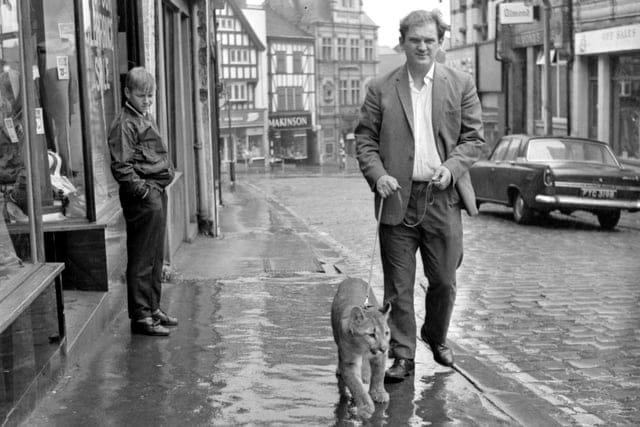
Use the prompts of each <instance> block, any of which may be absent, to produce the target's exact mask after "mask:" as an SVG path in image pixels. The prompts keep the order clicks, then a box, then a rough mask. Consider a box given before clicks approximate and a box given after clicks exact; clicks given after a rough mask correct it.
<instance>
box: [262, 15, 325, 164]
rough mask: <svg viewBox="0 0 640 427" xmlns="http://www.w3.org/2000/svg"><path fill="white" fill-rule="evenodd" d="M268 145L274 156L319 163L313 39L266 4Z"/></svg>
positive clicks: (288, 159) (290, 160) (294, 160)
mask: <svg viewBox="0 0 640 427" xmlns="http://www.w3.org/2000/svg"><path fill="white" fill-rule="evenodd" d="M265 9H266V10H265V11H266V18H267V58H268V67H267V69H268V79H269V91H268V96H269V134H268V135H269V147H270V152H271V153H270V154H271V155H272V157H274V158H281V159H284V160H285V161H287V162H303V163H319V161H320V153H319V150H318V148H317V144H316V138H315V133H314V125H315V111H316V108H315V41H314V38H313V36H311V35H310V34H308V33H306V32H304V31H302V30H301V29H300V28H298V27H296V26H295V25H293V24H291V23H290V22H288V21H287V20H286V19H284V18H283V17H282V16H280V15H279V14H277V13H276V12H275V11H273V9H271V8H269V7H268V6H267V7H266V8H265Z"/></svg>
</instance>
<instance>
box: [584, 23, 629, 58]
mask: <svg viewBox="0 0 640 427" xmlns="http://www.w3.org/2000/svg"><path fill="white" fill-rule="evenodd" d="M575 46H576V54H577V55H590V54H596V53H606V52H619V51H625V50H636V49H640V24H633V25H624V26H621V27H613V28H603V29H601V30H593V31H584V32H581V33H576V35H575Z"/></svg>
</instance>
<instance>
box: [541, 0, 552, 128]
mask: <svg viewBox="0 0 640 427" xmlns="http://www.w3.org/2000/svg"><path fill="white" fill-rule="evenodd" d="M543 3H544V19H543V22H544V26H543V37H544V46H543V47H544V85H543V92H542V110H543V111H542V112H543V115H544V117H543V118H544V134H545V135H551V134H552V133H553V127H552V113H551V96H552V95H551V24H550V20H551V4H550V2H549V0H543Z"/></svg>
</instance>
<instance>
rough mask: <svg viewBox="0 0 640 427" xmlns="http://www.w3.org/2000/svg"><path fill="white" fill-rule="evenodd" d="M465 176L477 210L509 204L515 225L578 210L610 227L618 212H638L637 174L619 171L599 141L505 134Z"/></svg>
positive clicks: (639, 181) (639, 179) (639, 190)
mask: <svg viewBox="0 0 640 427" xmlns="http://www.w3.org/2000/svg"><path fill="white" fill-rule="evenodd" d="M470 174H471V181H472V183H473V188H474V190H475V192H476V198H477V204H478V207H479V206H480V204H482V203H484V202H491V203H499V204H502V205H506V206H510V207H512V208H513V218H514V219H515V221H516V222H517V223H519V224H525V223H528V222H530V221H531V220H532V219H533V217H534V215H535V214H536V213H537V214H542V215H544V214H548V213H549V212H551V211H553V210H559V211H560V212H563V213H566V214H570V213H571V212H573V211H576V210H583V211H588V212H591V213H593V214H595V215H596V216H597V217H598V222H599V223H600V226H601V227H602V228H605V229H612V228H615V226H616V225H617V224H618V221H619V220H620V212H621V211H622V210H629V211H631V212H635V211H637V210H640V173H638V172H637V171H634V170H631V169H626V168H624V167H622V166H621V165H620V163H619V162H618V159H616V156H615V155H614V154H613V152H612V151H611V149H610V148H609V146H608V145H607V144H606V143H604V142H601V141H596V140H591V139H584V138H573V137H564V136H534V135H506V136H504V137H502V138H501V139H500V140H499V141H498V143H497V144H496V146H495V147H494V149H493V151H492V152H491V154H490V155H489V158H488V159H487V160H481V161H478V162H476V163H475V164H474V165H473V166H472V167H471V169H470Z"/></svg>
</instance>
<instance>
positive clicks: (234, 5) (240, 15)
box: [227, 0, 265, 50]
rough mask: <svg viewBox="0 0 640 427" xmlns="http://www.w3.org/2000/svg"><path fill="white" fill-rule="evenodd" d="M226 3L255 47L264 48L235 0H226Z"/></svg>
mask: <svg viewBox="0 0 640 427" xmlns="http://www.w3.org/2000/svg"><path fill="white" fill-rule="evenodd" d="M227 3H228V4H229V6H230V7H231V9H233V13H234V15H235V17H236V18H238V19H239V20H240V22H241V23H242V28H244V29H245V30H246V31H247V33H248V34H249V38H250V39H251V40H252V41H253V43H254V44H255V45H256V49H258V50H265V46H264V44H262V42H261V41H260V37H258V35H257V34H256V32H255V31H254V30H253V27H252V26H251V23H249V20H247V17H246V16H244V13H243V12H242V9H241V8H240V6H239V5H238V4H237V3H236V2H235V0H227Z"/></svg>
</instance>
